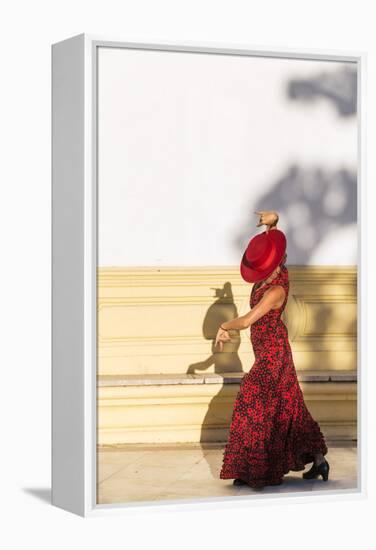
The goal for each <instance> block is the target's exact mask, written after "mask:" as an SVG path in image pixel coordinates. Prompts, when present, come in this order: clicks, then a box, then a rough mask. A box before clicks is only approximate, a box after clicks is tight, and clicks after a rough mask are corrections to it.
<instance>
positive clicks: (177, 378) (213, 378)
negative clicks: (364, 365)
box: [97, 370, 357, 388]
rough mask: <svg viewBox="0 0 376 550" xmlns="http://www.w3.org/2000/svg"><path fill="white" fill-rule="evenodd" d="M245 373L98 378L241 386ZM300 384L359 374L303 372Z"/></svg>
mask: <svg viewBox="0 0 376 550" xmlns="http://www.w3.org/2000/svg"><path fill="white" fill-rule="evenodd" d="M245 374H247V373H245V372H226V373H220V374H219V373H202V374H143V375H139V374H127V375H123V374H104V375H98V376H97V385H98V387H102V388H103V387H117V386H158V385H164V386H166V385H167V386H170V385H176V384H179V385H180V384H239V383H240V381H241V380H242V378H243V376H244V375H245ZM297 376H298V380H299V382H337V383H338V382H356V381H357V372H356V371H349V370H335V371H334V370H332V371H323V370H304V371H303V370H301V371H297Z"/></svg>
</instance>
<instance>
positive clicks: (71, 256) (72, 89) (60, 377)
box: [51, 33, 367, 517]
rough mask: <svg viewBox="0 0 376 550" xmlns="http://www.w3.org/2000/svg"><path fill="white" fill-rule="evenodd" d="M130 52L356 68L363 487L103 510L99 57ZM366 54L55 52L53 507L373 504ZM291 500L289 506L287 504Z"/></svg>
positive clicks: (102, 41)
mask: <svg viewBox="0 0 376 550" xmlns="http://www.w3.org/2000/svg"><path fill="white" fill-rule="evenodd" d="M100 47H116V48H127V49H130V50H132V49H133V50H136V49H137V50H139V49H147V50H160V51H175V52H202V53H212V54H229V55H239V56H269V57H282V58H289V59H291V58H295V59H311V60H322V61H325V60H327V61H347V62H353V63H355V64H356V65H357V74H358V81H357V90H358V96H357V115H358V137H359V139H358V174H357V175H358V180H357V181H358V186H357V189H358V195H357V216H358V218H357V219H358V294H357V306H358V315H357V323H358V325H357V334H358V365H357V369H358V387H357V391H358V394H357V403H358V405H357V406H358V415H357V419H358V425H357V430H358V438H357V441H358V453H359V454H358V456H359V460H358V487H357V490H354V491H347V492H344V491H327V492H326V493H325V494H317V493H315V494H313V493H312V494H309V495H307V494H306V493H305V494H288V495H286V494H270V495H257V498H256V497H253V496H249V497H244V496H243V497H242V498H241V499H239V498H237V497H226V498H219V497H217V498H208V499H205V500H202V499H200V501H196V500H193V499H192V500H190V501H189V502H178V501H176V502H163V501H155V502H152V503H142V502H134V503H128V502H127V503H124V504H106V505H103V504H100V505H98V504H97V503H96V491H97V489H96V487H97V486H96V453H97V399H96V392H97V384H96V372H97V370H96V339H97V336H96V335H97V326H96V304H97V295H96V268H97V209H98V204H97V102H96V101H97V98H96V76H97V74H96V71H97V52H98V48H100ZM366 59H367V54H366V52H364V51H351V52H347V51H346V52H344V51H337V50H334V51H333V50H322V49H315V50H313V49H292V48H283V49H275V48H265V47H264V46H262V47H259V46H255V45H248V44H246V45H241V44H223V43H197V42H187V41H185V42H163V43H158V42H154V43H148V42H142V41H140V42H127V41H125V40H118V39H113V38H108V37H102V36H96V35H90V34H86V33H83V34H79V35H77V36H73V37H71V38H67V39H66V40H63V41H59V42H57V43H54V44H53V45H52V113H51V116H52V150H51V153H52V504H53V505H55V506H57V507H60V508H63V509H65V510H67V511H70V512H72V513H74V514H78V515H80V516H83V517H93V516H98V515H111V514H117V513H122V514H124V513H135V512H140V513H142V511H143V510H145V508H148V509H152V510H156V511H158V510H166V507H168V508H171V509H180V508H183V507H184V508H185V509H192V508H197V507H201V508H206V509H208V508H220V507H223V506H231V507H232V508H233V507H234V506H243V507H244V506H254V505H256V506H259V505H267V504H268V503H269V502H270V501H273V503H276V502H278V503H280V504H284V503H286V502H287V503H290V502H312V501H315V502H317V501H318V500H320V501H325V502H327V501H341V500H349V499H364V498H366V494H367V488H366V487H367V484H366V460H365V457H366V425H367V416H366V408H367V404H366V393H365V389H364V388H365V387H366V378H367V372H366V368H365V358H364V350H365V349H366V345H365V330H364V328H363V327H364V323H365V318H366V313H365V312H366V299H365V296H366V285H367V280H366V272H365V269H364V265H365V264H364V251H365V246H366V244H365V201H366V193H365V188H366V177H365V120H366V111H365V108H366V89H365V82H366ZM286 498H287V501H286Z"/></svg>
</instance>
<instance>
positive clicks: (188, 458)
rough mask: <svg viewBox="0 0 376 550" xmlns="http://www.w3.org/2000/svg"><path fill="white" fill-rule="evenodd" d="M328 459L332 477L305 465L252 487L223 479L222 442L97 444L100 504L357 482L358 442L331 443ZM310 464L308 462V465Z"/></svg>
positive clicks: (296, 490) (353, 486)
mask: <svg viewBox="0 0 376 550" xmlns="http://www.w3.org/2000/svg"><path fill="white" fill-rule="evenodd" d="M327 445H328V453H327V455H326V456H325V458H326V459H327V460H328V462H329V464H330V471H329V479H328V481H326V482H325V481H323V479H322V477H321V476H320V477H319V478H317V479H315V480H305V479H302V473H303V470H302V471H300V472H289V473H288V474H286V475H285V477H284V482H283V484H282V485H276V486H266V487H263V488H261V489H253V488H251V487H249V486H248V485H242V486H233V485H232V480H231V479H227V480H223V479H219V471H220V468H221V464H222V457H223V450H224V445H219V444H200V443H197V444H174V445H166V444H158V445H126V446H105V447H100V448H99V449H98V455H97V456H98V463H97V465H98V467H97V474H98V475H97V482H98V485H97V503H98V504H115V503H129V502H150V501H159V500H161V501H166V500H168V501H171V500H182V499H200V498H202V499H208V498H210V497H225V496H230V497H231V496H236V497H238V496H242V495H247V496H249V495H252V494H260V493H261V494H267V493H301V492H306V491H308V492H309V491H337V490H349V489H352V490H354V489H356V487H357V448H356V443H355V442H332V443H331V442H329V441H327ZM311 465H312V464H307V466H306V470H304V471H307V470H309V469H310V467H311Z"/></svg>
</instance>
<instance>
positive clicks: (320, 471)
mask: <svg viewBox="0 0 376 550" xmlns="http://www.w3.org/2000/svg"><path fill="white" fill-rule="evenodd" d="M329 468H330V467H329V462H328V461H327V460H326V459H325V458H324V462H321V464H319V465H318V466H316V464H315V463H313V464H312V466H311V469H310V470H308V472H304V474H303V478H304V479H314V478H316V477H318V476H319V475H321V476H322V478H323V480H324V481H328V477H329Z"/></svg>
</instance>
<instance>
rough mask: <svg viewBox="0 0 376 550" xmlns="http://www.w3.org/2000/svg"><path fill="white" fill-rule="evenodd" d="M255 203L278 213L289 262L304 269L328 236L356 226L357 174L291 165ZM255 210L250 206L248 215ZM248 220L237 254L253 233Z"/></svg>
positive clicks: (241, 231)
mask: <svg viewBox="0 0 376 550" xmlns="http://www.w3.org/2000/svg"><path fill="white" fill-rule="evenodd" d="M257 202H258V205H259V206H258V207H257V208H260V209H263V210H278V214H279V217H280V221H281V222H282V224H283V231H284V233H285V234H286V238H287V243H288V254H289V258H290V262H291V263H292V264H296V265H299V264H302V265H306V264H308V263H309V260H310V258H311V256H312V254H313V252H314V251H315V249H316V248H317V247H319V245H320V244H321V242H323V241H324V239H325V237H326V236H327V235H328V233H329V232H331V231H333V230H335V229H338V228H343V227H346V226H350V225H352V224H355V223H356V219H357V218H356V213H357V178H356V173H355V172H353V171H351V170H348V169H345V168H341V169H339V170H333V171H330V170H325V169H323V168H321V167H317V168H312V169H311V168H302V167H300V166H298V165H297V164H292V165H291V166H289V167H288V168H287V169H286V171H285V173H284V174H282V175H281V177H279V178H278V179H277V180H276V182H275V183H274V184H273V185H272V186H271V189H270V190H269V191H268V192H266V193H264V194H263V195H261V196H260V197H259V198H258V200H257ZM276 205H278V208H277V206H276ZM254 210H256V207H255V206H254V205H253V204H250V205H249V211H252V212H253V211H254ZM249 219H250V216H249V215H248V216H247V222H245V223H243V224H242V227H241V228H240V231H239V233H238V235H237V236H236V237H235V242H234V245H235V246H236V248H237V249H238V250H239V253H243V250H244V248H245V246H246V243H248V241H249V236H250V235H253V233H254V232H255V231H254V225H255V222H254V219H253V218H252V219H251V221H248V220H249Z"/></svg>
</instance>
